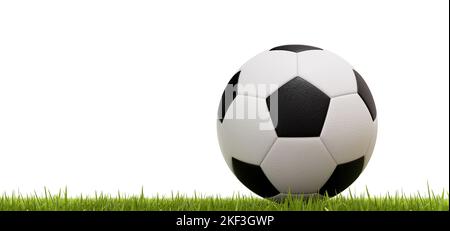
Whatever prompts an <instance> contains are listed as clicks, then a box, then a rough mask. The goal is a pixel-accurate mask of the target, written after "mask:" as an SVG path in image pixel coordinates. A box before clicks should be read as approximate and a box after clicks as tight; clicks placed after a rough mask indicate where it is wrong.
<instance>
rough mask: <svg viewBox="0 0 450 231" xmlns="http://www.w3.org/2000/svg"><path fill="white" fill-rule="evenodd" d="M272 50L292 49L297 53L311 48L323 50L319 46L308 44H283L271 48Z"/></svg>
mask: <svg viewBox="0 0 450 231" xmlns="http://www.w3.org/2000/svg"><path fill="white" fill-rule="evenodd" d="M270 50H271V51H276V50H281V51H292V52H295V53H299V52H302V51H309V50H322V49H321V48H318V47H313V46H308V45H283V46H278V47H274V48H272V49H270Z"/></svg>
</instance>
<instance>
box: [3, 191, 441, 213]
mask: <svg viewBox="0 0 450 231" xmlns="http://www.w3.org/2000/svg"><path fill="white" fill-rule="evenodd" d="M1 210H15V211H36V210H38V211H42V210H45V211H49V210H50V211H55V210H56V211H71V210H75V211H135V210H136V211H143V210H147V211H150V210H151V211H155V210H156V211H158V210H163V211H187V210H189V211H191V210H193V211H199V210H200V211H205V210H206V211H210V210H228V211H254V210H265V211H355V210H356V211H373V210H391V211H394V210H395V211H409V210H413V211H418V210H442V211H448V210H449V194H448V192H442V193H439V194H434V193H433V192H428V195H426V196H424V195H420V194H416V195H410V196H407V195H404V194H399V193H397V194H395V195H389V194H387V195H385V196H372V195H370V194H369V193H368V192H366V193H364V194H360V195H357V196H355V195H351V194H350V196H340V195H338V196H336V197H333V198H328V197H323V198H309V199H308V198H287V199H286V200H285V201H283V202H281V203H277V202H273V201H269V200H265V199H261V198H257V197H250V196H240V195H237V196H233V197H229V198H222V197H219V196H193V197H186V196H183V195H179V194H177V195H173V196H171V197H158V196H157V197H151V198H149V197H146V196H145V195H144V194H143V193H141V195H138V196H125V195H123V194H120V193H119V194H118V195H117V196H111V195H105V194H96V195H94V196H91V197H86V196H82V195H80V196H78V197H69V196H68V195H67V190H63V191H60V192H59V193H57V194H50V193H49V192H48V191H47V190H45V193H44V195H42V196H38V195H37V194H34V195H27V196H22V195H20V194H19V195H18V194H10V195H8V194H3V195H2V196H0V211H1Z"/></svg>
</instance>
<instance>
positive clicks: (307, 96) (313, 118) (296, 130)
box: [266, 77, 330, 137]
mask: <svg viewBox="0 0 450 231" xmlns="http://www.w3.org/2000/svg"><path fill="white" fill-rule="evenodd" d="M266 103H267V107H268V108H269V111H270V116H271V119H272V122H273V125H274V127H275V131H276V133H277V135H278V137H317V136H320V133H321V131H322V127H323V124H324V122H325V118H326V116H327V111H328V106H329V104H330V97H328V95H326V94H325V93H323V92H322V91H321V90H319V89H318V88H316V87H315V86H314V85H312V84H311V83H309V82H308V81H306V80H304V79H302V78H300V77H295V78H293V79H292V80H290V81H289V82H287V83H286V84H284V85H283V86H281V87H280V88H278V90H277V91H275V92H274V93H272V94H271V95H270V96H269V97H267V98H266Z"/></svg>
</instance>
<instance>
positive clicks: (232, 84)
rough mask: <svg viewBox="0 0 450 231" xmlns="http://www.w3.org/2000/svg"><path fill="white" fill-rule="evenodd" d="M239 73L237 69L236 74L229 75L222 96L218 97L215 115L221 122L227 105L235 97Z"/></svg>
mask: <svg viewBox="0 0 450 231" xmlns="http://www.w3.org/2000/svg"><path fill="white" fill-rule="evenodd" d="M240 74H241V72H240V71H238V72H237V73H236V74H234V75H233V77H231V79H230V81H229V82H228V84H227V86H226V87H225V90H224V91H223V93H222V98H221V99H220V104H219V111H218V115H217V117H218V119H219V121H220V122H221V123H222V122H223V118H224V117H225V113H226V112H227V110H228V107H230V104H231V103H232V102H233V100H234V98H236V95H237V83H238V81H239V75H240Z"/></svg>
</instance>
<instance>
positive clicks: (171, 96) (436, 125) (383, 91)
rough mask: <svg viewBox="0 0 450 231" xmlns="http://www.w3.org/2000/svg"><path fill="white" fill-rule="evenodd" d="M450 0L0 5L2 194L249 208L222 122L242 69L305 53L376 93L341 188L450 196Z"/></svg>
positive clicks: (94, 2)
mask: <svg viewBox="0 0 450 231" xmlns="http://www.w3.org/2000/svg"><path fill="white" fill-rule="evenodd" d="M448 17H449V11H448V1H439V0H435V1H411V0H407V1H370V2H369V1H359V0H357V1H271V2H269V1H223V2H220V3H219V2H216V1H207V0H205V1H193V0H191V1H167V0H166V1H39V2H37V1H2V2H1V3H0V192H7V193H11V192H12V191H16V192H17V190H20V192H21V193H23V194H28V193H33V191H35V190H36V191H37V192H38V193H39V192H42V191H43V187H44V186H46V187H48V188H49V189H50V190H52V191H55V190H58V189H60V188H62V187H65V186H67V187H68V189H69V193H70V194H72V195H76V194H79V193H83V194H92V193H93V192H94V191H95V190H97V191H103V192H106V193H112V194H116V193H117V191H118V190H120V191H121V192H124V193H130V194H131V193H133V194H137V193H139V192H140V189H141V186H143V187H144V191H145V193H146V194H149V195H155V194H157V193H159V194H160V195H162V194H165V195H168V194H170V193H171V192H172V191H173V192H181V193H187V194H192V193H194V191H196V192H198V193H202V194H208V195H212V194H220V195H222V196H227V195H232V194H233V193H234V192H240V193H242V194H250V191H248V190H247V189H246V188H245V187H244V186H243V185H241V184H240V183H239V181H238V180H237V179H236V178H235V177H234V175H233V174H232V173H231V172H230V171H229V170H228V167H227V166H226V164H225V162H224V160H223V158H222V155H221V153H220V149H219V146H218V142H217V138H216V125H215V123H216V110H217V108H218V103H219V99H220V96H221V94H222V91H223V89H224V87H225V85H226V83H227V82H228V80H229V78H231V76H232V75H233V74H234V73H235V71H236V70H237V69H238V68H239V67H240V65H241V64H243V63H244V62H245V61H246V60H248V59H250V58H251V57H253V56H254V55H256V54H257V53H259V52H262V51H264V50H266V49H270V48H271V47H274V46H277V45H282V44H291V43H294V44H295V43H298V44H308V45H314V46H319V47H322V48H324V49H327V50H331V51H333V52H335V53H337V54H339V55H340V56H342V57H343V58H345V59H346V60H347V61H349V62H350V63H351V64H352V65H353V66H354V67H355V68H356V69H357V70H358V72H360V73H361V74H362V76H363V77H364V78H365V80H366V82H367V83H368V85H369V86H370V88H371V90H372V93H373V95H374V98H375V101H376V104H377V108H378V120H379V133H378V142H377V145H376V148H375V152H374V154H373V157H372V159H371V161H370V163H369V165H368V167H367V168H366V170H365V171H364V172H363V174H362V175H361V176H360V177H359V179H358V180H357V181H356V182H355V183H354V184H353V185H352V186H351V188H352V190H354V191H355V190H356V191H357V192H362V191H364V189H365V186H366V185H367V187H368V188H369V190H370V191H371V192H372V193H374V194H385V193H387V192H390V193H394V192H395V191H401V190H403V192H405V193H415V192H417V191H421V192H424V191H426V188H427V181H428V182H429V184H430V187H431V188H432V189H434V190H437V191H439V192H442V190H443V189H444V188H445V190H448V188H449V187H448V186H449V141H448V139H449V123H448V122H449V65H448V63H449V53H448V52H449V46H448V43H449V29H448V28H449V25H448Z"/></svg>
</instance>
